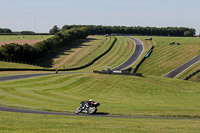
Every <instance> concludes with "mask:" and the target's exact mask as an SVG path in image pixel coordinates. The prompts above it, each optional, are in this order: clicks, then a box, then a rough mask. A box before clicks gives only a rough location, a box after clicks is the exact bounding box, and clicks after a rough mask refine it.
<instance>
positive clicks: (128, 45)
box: [81, 36, 134, 71]
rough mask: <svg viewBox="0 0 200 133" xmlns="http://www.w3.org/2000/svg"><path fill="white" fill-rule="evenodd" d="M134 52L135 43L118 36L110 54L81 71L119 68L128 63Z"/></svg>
mask: <svg viewBox="0 0 200 133" xmlns="http://www.w3.org/2000/svg"><path fill="white" fill-rule="evenodd" d="M133 51H134V43H133V42H132V41H131V40H130V39H128V38H125V37H120V36H117V41H116V43H115V45H114V47H113V48H112V49H111V51H110V52H109V53H107V54H106V55H105V56H103V57H102V58H101V59H99V60H98V61H96V62H95V63H94V64H93V65H92V66H90V67H88V68H85V69H83V70H81V71H91V70H103V69H104V67H112V68H114V67H117V66H119V65H120V64H122V63H123V62H124V61H126V60H127V59H128V58H129V57H130V56H131V54H132V53H133Z"/></svg>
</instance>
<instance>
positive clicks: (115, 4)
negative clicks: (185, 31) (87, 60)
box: [0, 0, 200, 34]
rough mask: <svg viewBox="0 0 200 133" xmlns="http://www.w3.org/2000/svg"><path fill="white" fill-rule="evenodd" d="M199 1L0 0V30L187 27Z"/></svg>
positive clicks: (199, 22)
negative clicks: (102, 26) (116, 26)
mask: <svg viewBox="0 0 200 133" xmlns="http://www.w3.org/2000/svg"><path fill="white" fill-rule="evenodd" d="M199 6H200V0H0V28H9V29H11V30H12V31H23V30H26V31H27V30H28V31H34V32H37V33H38V32H39V33H48V32H49V30H50V29H51V28H52V27H53V26H54V25H57V26H58V27H59V28H62V26H64V25H72V24H83V25H105V26H114V25H118V26H152V27H189V28H194V29H196V34H199V32H200V14H199V13H200V7H199Z"/></svg>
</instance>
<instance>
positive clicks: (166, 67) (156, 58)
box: [136, 36, 200, 76]
mask: <svg viewBox="0 0 200 133" xmlns="http://www.w3.org/2000/svg"><path fill="white" fill-rule="evenodd" d="M136 38H139V39H141V40H142V41H143V42H144V43H146V44H151V45H154V46H155V48H154V50H153V53H152V55H151V56H150V57H149V58H148V59H147V60H145V61H144V63H143V64H142V65H141V67H140V68H139V69H138V72H140V73H143V74H144V75H156V76H163V75H164V74H166V73H167V72H169V71H171V70H172V69H174V68H176V67H177V66H179V65H181V64H183V63H184V62H186V61H188V60H190V59H191V58H193V57H194V56H196V55H197V54H199V52H200V45H199V44H200V38H194V37H193V38H192V37H153V40H152V41H146V40H144V39H145V38H148V37H144V36H143V37H136ZM173 41H175V42H176V43H180V45H169V43H171V42H173Z"/></svg>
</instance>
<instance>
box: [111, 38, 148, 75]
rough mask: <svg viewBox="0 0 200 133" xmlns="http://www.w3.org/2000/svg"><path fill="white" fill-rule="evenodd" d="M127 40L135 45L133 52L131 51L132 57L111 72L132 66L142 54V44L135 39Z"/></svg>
mask: <svg viewBox="0 0 200 133" xmlns="http://www.w3.org/2000/svg"><path fill="white" fill-rule="evenodd" d="M127 38H129V39H131V40H132V41H133V42H134V44H135V50H134V51H133V53H132V55H131V56H130V57H129V58H128V59H127V60H126V61H125V62H124V63H122V64H121V65H119V66H117V67H115V68H113V71H119V70H122V69H125V68H127V67H129V66H130V65H132V64H133V63H134V62H136V61H137V59H138V58H139V57H140V56H141V54H142V52H143V49H144V48H143V43H142V42H141V41H140V40H138V39H136V38H132V37H127Z"/></svg>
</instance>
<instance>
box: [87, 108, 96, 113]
mask: <svg viewBox="0 0 200 133" xmlns="http://www.w3.org/2000/svg"><path fill="white" fill-rule="evenodd" d="M96 111H97V108H96V107H89V108H88V113H89V114H94V113H96Z"/></svg>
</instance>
